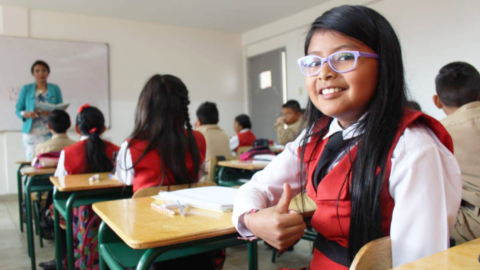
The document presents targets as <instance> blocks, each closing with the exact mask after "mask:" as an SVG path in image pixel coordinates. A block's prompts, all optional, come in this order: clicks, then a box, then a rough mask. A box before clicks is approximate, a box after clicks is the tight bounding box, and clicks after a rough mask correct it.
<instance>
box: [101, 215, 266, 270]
mask: <svg viewBox="0 0 480 270" xmlns="http://www.w3.org/2000/svg"><path fill="white" fill-rule="evenodd" d="M98 232H99V233H98V244H99V259H100V270H107V269H109V268H110V269H112V270H123V269H125V268H133V267H136V270H147V269H149V268H150V266H151V265H152V264H153V263H154V262H159V261H166V260H171V259H176V258H181V257H185V256H189V255H193V254H199V253H204V252H208V251H212V250H216V249H221V248H226V247H233V246H238V245H244V244H248V269H249V270H257V269H258V258H257V241H253V242H246V241H245V240H239V239H238V234H237V233H232V234H227V235H223V236H217V237H211V238H207V239H202V240H197V241H190V242H185V243H180V244H175V245H170V246H164V247H157V248H150V249H132V248H131V247H129V246H127V244H125V243H124V242H123V241H122V240H121V239H120V238H119V237H118V236H117V235H116V234H115V232H113V231H112V230H111V229H110V228H109V227H108V225H107V224H106V223H105V222H104V221H102V224H101V225H100V229H99V231H98Z"/></svg>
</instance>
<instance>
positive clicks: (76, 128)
mask: <svg viewBox="0 0 480 270" xmlns="http://www.w3.org/2000/svg"><path fill="white" fill-rule="evenodd" d="M75 132H77V134H78V135H82V133H80V130H79V129H78V126H77V125H75Z"/></svg>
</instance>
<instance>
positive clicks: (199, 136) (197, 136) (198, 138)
mask: <svg viewBox="0 0 480 270" xmlns="http://www.w3.org/2000/svg"><path fill="white" fill-rule="evenodd" d="M192 133H193V137H194V138H195V140H196V141H197V142H203V143H205V136H203V134H202V133H201V132H200V131H196V130H192Z"/></svg>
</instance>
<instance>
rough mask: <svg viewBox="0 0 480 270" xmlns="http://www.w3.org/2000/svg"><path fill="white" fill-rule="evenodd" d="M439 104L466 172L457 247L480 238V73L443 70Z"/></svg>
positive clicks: (455, 66)
mask: <svg viewBox="0 0 480 270" xmlns="http://www.w3.org/2000/svg"><path fill="white" fill-rule="evenodd" d="M435 85H436V90H437V95H435V96H434V97H433V100H434V103H435V105H436V106H437V107H438V108H439V109H442V110H443V111H444V112H445V114H446V115H447V117H445V118H444V119H442V120H441V121H440V122H441V123H442V124H443V126H445V128H446V129H447V131H448V132H449V133H450V135H451V136H452V139H453V146H454V149H455V152H454V154H455V157H456V158H457V161H458V164H459V165H460V170H461V171H462V181H463V190H462V206H461V207H460V211H459V212H458V216H457V222H456V223H455V226H454V228H453V230H452V231H451V235H452V236H453V238H454V239H455V241H456V243H457V244H460V243H464V242H467V241H470V240H473V239H476V238H480V213H479V208H480V102H479V101H478V97H479V95H480V74H479V72H478V71H477V70H476V69H475V68H474V67H473V66H472V65H470V64H467V63H464V62H454V63H450V64H448V65H446V66H444V67H442V68H441V69H440V72H439V73H438V75H437V77H436V79H435Z"/></svg>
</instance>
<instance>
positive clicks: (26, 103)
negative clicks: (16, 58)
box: [15, 83, 63, 133]
mask: <svg viewBox="0 0 480 270" xmlns="http://www.w3.org/2000/svg"><path fill="white" fill-rule="evenodd" d="M36 90H37V84H36V83H32V84H26V85H24V86H23V87H22V90H21V91H20V96H19V97H18V101H17V106H16V108H17V110H16V112H15V113H16V114H17V116H18V117H19V118H20V119H22V121H23V127H22V133H30V130H31V129H32V122H33V119H32V118H23V116H22V115H21V114H20V113H21V112H22V111H25V112H31V111H34V110H35V91H36ZM47 92H48V93H49V94H48V95H49V97H48V103H51V104H60V103H63V98H62V92H61V91H60V88H59V87H58V86H57V85H55V84H52V83H47Z"/></svg>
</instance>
